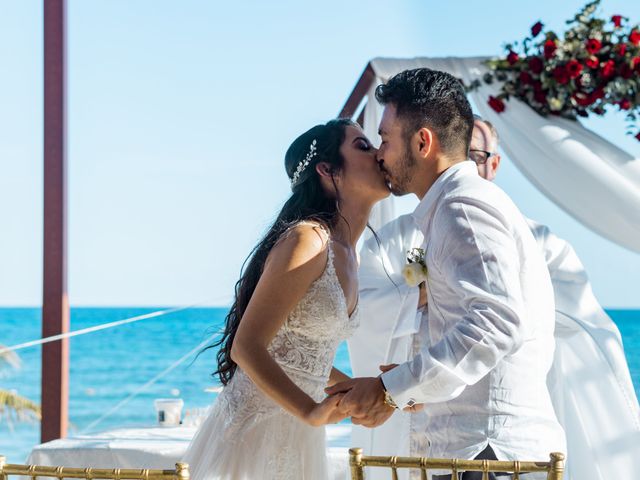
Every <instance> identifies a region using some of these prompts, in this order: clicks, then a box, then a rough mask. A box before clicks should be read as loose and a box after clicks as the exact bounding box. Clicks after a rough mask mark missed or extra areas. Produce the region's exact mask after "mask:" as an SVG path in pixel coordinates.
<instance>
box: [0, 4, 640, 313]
mask: <svg viewBox="0 0 640 480" xmlns="http://www.w3.org/2000/svg"><path fill="white" fill-rule="evenodd" d="M41 3H42V2H41V1H40V0H37V1H36V0H0V11H1V12H2V15H1V16H0V58H2V63H3V69H2V75H0V169H1V172H2V174H1V175H0V222H1V223H2V226H3V228H2V234H1V235H0V305H40V301H41V281H42V274H41V268H42V260H41V256H42V226H41V223H42V32H41V28H42V6H41ZM68 4H69V7H68V46H69V52H68V53H69V57H68V60H69V84H68V90H69V100H68V114H69V123H68V125H69V137H68V162H69V294H70V300H71V303H72V304H73V305H169V304H171V305H177V304H191V303H196V302H206V303H209V304H225V303H226V302H227V301H228V298H229V297H230V294H231V292H232V288H233V284H234V283H235V281H236V279H237V276H238V272H239V269H240V265H241V263H242V261H243V260H244V258H245V256H246V255H247V253H248V252H249V250H250V249H251V247H252V246H253V245H254V243H255V242H256V240H257V239H258V237H259V236H260V234H261V232H263V230H264V229H265V228H266V226H267V225H268V224H269V222H270V221H271V219H272V218H273V216H274V214H275V213H276V212H277V210H278V208H279V206H280V205H281V203H282V202H283V201H284V200H285V199H286V197H287V195H288V192H289V190H288V181H287V179H286V176H285V174H284V169H283V155H284V152H285V150H286V148H287V147H288V145H289V143H290V142H291V141H292V140H293V138H295V137H296V136H297V135H298V134H299V133H301V132H302V131H304V130H306V129H307V128H309V127H310V126H312V125H314V124H316V123H320V122H324V121H326V120H328V119H330V118H332V117H334V116H335V115H336V114H337V113H338V112H339V110H340V108H341V107H342V105H343V103H344V101H345V99H346V97H347V95H348V94H349V93H350V91H351V89H352V88H353V86H354V84H355V82H356V80H357V78H358V77H359V75H360V73H361V72H362V70H363V68H364V67H365V65H366V63H367V61H368V60H369V59H371V58H373V57H376V56H396V57H412V56H446V55H456V56H472V55H494V54H499V53H501V52H502V49H501V46H502V45H503V43H505V42H507V41H511V40H517V39H519V38H522V37H523V36H524V35H525V34H526V33H527V32H528V30H529V27H530V26H531V25H532V24H533V23H535V22H536V21H537V20H542V21H543V22H544V23H545V24H547V25H548V26H549V27H551V28H554V29H556V31H560V30H562V29H563V27H564V20H565V19H567V18H569V17H571V16H573V14H574V12H575V11H576V10H577V9H578V8H579V7H580V6H581V5H582V2H580V1H574V0H570V1H569V0H567V1H564V2H557V1H554V2H552V1H548V0H543V1H537V2H499V1H485V2H463V1H449V2H446V3H445V2H436V1H424V0H423V1H398V2H382V1H355V0H354V1H334V0H330V1H325V2H320V3H319V2H313V3H312V2H302V1H298V2H280V1H274V2H258V1H252V2H214V1H195V0H181V1H180V2H177V1H160V0H153V1H152V0H147V1H144V0H135V1H134V0H108V1H107V0H100V1H99V0H69V2H68ZM602 11H603V12H604V13H605V14H606V15H611V14H614V13H621V14H625V15H627V16H629V17H631V19H632V20H634V21H638V20H640V3H638V2H628V1H627V2H624V1H613V0H611V1H608V0H604V1H603V5H602ZM587 125H588V126H589V127H590V128H593V129H595V130H596V131H597V132H599V133H601V134H602V135H604V136H605V137H607V138H609V139H611V140H612V141H614V142H616V143H618V144H619V145H621V146H622V147H623V148H625V149H627V151H629V152H631V153H633V154H635V155H636V156H640V143H638V142H636V141H635V140H633V139H631V138H629V137H626V136H625V135H624V133H623V126H624V122H623V121H622V119H621V118H620V117H618V116H612V117H607V118H606V119H597V120H589V121H588V122H587ZM498 183H499V185H501V186H502V187H503V188H504V189H505V190H506V191H507V192H508V193H509V194H510V195H512V197H513V198H514V200H515V201H516V203H517V204H518V205H519V206H520V208H521V209H522V211H523V212H524V213H525V214H526V215H527V216H529V217H531V218H534V219H536V220H538V221H540V222H542V223H546V224H548V225H549V226H550V227H551V228H552V230H553V231H554V232H556V233H557V234H558V235H560V236H562V237H564V238H566V239H567V240H569V241H570V242H571V243H572V244H573V246H574V247H575V249H576V250H577V252H578V254H579V255H580V257H581V258H582V260H583V262H584V263H585V265H586V266H587V269H588V272H589V274H590V276H591V278H592V281H593V286H594V290H595V292H596V294H597V296H598V297H599V298H600V300H601V302H602V303H603V305H605V306H607V307H639V306H640V297H639V296H638V285H639V284H640V255H638V254H636V253H632V252H629V251H627V250H625V249H623V248H621V247H618V246H616V245H614V244H612V243H611V242H609V241H608V240H605V239H603V238H601V237H599V236H597V235H596V234H593V233H591V232H590V231H588V230H587V229H585V228H584V227H582V226H581V225H580V224H578V223H577V222H575V221H574V220H572V219H571V218H570V217H568V216H567V215H566V214H565V213H564V212H562V211H560V210H559V209H558V208H557V207H555V206H554V205H553V204H552V203H551V202H549V201H548V200H546V199H545V198H544V197H543V196H542V195H540V194H539V193H538V192H537V191H536V190H535V189H534V188H533V187H532V186H531V185H530V184H529V183H528V181H527V180H525V179H524V177H522V175H521V174H520V173H519V172H518V171H517V170H516V169H515V167H514V166H513V165H512V164H511V163H510V162H509V161H504V162H503V167H502V171H501V173H500V175H499V178H498ZM411 204H412V202H411V201H410V200H403V202H401V209H402V208H403V209H408V208H410V207H411Z"/></svg>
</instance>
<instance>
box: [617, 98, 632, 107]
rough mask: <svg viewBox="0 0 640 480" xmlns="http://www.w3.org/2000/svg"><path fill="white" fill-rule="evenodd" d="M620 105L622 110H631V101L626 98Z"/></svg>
mask: <svg viewBox="0 0 640 480" xmlns="http://www.w3.org/2000/svg"><path fill="white" fill-rule="evenodd" d="M618 105H619V106H620V110H629V109H630V108H631V101H629V99H627V98H625V99H624V100H621V101H620V102H619V103H618Z"/></svg>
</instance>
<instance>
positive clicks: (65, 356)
mask: <svg viewBox="0 0 640 480" xmlns="http://www.w3.org/2000/svg"><path fill="white" fill-rule="evenodd" d="M43 8H44V12H43V13H44V15H43V18H44V259H43V298H42V336H43V337H48V336H50V335H57V334H60V333H65V332H68V331H69V302H68V298H67V285H66V284H67V248H66V247H67V230H66V98H65V97H66V88H65V87H66V71H65V70H66V65H65V57H66V38H65V37H66V31H65V30H66V25H65V20H66V0H43ZM68 398H69V341H68V340H66V339H65V340H59V341H56V342H52V343H49V344H46V345H44V346H43V347H42V424H41V427H40V438H41V441H42V442H47V441H50V440H54V439H56V438H62V437H65V436H66V435H67V423H68V412H67V410H68Z"/></svg>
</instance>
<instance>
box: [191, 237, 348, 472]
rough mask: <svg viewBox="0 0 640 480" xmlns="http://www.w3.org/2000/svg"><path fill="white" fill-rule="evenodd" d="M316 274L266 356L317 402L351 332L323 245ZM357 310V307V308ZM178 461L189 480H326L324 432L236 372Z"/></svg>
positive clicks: (344, 304) (326, 464)
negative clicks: (321, 266) (186, 468)
mask: <svg viewBox="0 0 640 480" xmlns="http://www.w3.org/2000/svg"><path fill="white" fill-rule="evenodd" d="M328 252H329V253H328V260H327V266H326V268H325V270H324V272H323V274H322V275H321V276H320V277H319V278H318V279H317V280H316V281H315V282H314V283H312V284H311V286H310V287H309V290H308V291H307V293H306V294H305V296H304V297H303V298H302V299H301V300H300V302H299V303H298V304H297V305H296V307H295V308H294V309H293V311H292V312H291V314H290V315H289V317H288V318H287V320H286V321H285V323H284V325H283V326H282V328H281V329H280V330H279V331H278V333H277V334H276V336H275V337H274V339H273V341H272V342H271V344H270V345H269V352H270V353H271V355H272V356H273V358H274V359H275V360H276V361H277V362H278V364H279V365H280V366H281V367H282V369H283V370H284V371H285V372H286V373H287V375H289V377H290V378H291V380H293V381H294V382H295V383H296V385H298V386H299V387H300V388H301V389H302V390H304V391H305V392H306V393H307V394H309V396H311V397H312V398H313V399H314V400H315V401H321V400H322V399H323V398H324V397H325V394H324V388H325V387H326V386H327V381H328V379H329V373H330V372H331V367H332V365H333V360H334V357H335V354H336V349H337V347H338V345H339V344H340V342H342V341H343V340H345V339H346V338H347V337H349V336H350V335H351V334H352V333H353V332H354V330H355V329H356V327H357V326H358V325H357V324H358V314H357V311H355V312H354V313H353V314H352V315H351V317H349V314H348V311H347V308H348V307H347V303H346V300H345V297H344V293H343V291H342V288H341V286H340V282H339V281H338V277H337V275H336V271H335V267H334V264H333V251H332V249H331V243H329V249H328ZM356 310H357V308H356ZM182 461H184V462H186V463H188V464H189V468H190V472H191V478H192V479H193V480H214V479H225V480H226V479H229V480H286V479H292V480H293V479H295V480H316V479H317V480H326V479H327V478H328V476H329V473H328V462H327V456H326V445H325V429H324V427H312V426H309V425H307V424H305V423H303V422H302V421H301V420H299V419H298V418H296V417H294V416H293V415H291V414H290V413H288V412H286V411H285V410H283V409H282V408H281V407H280V406H279V405H277V404H276V403H275V402H273V401H272V400H271V399H269V398H268V397H267V396H266V395H264V394H263V393H262V392H261V391H260V390H258V388H257V387H256V386H255V385H254V383H253V382H252V381H251V380H250V379H249V377H248V376H247V375H246V374H245V372H243V371H242V370H241V369H239V368H238V369H237V370H236V373H235V375H234V377H233V378H232V379H231V381H230V382H229V384H228V385H227V386H225V388H224V389H223V391H222V392H221V393H220V395H219V396H218V398H217V399H216V402H215V403H214V405H213V406H212V407H211V410H210V412H209V414H208V416H207V418H206V419H205V421H204V422H203V423H202V425H201V427H200V428H199V429H198V431H197V432H196V435H195V436H194V438H193V440H192V441H191V444H190V445H189V447H188V449H187V452H186V453H185V455H184V457H183V459H182Z"/></svg>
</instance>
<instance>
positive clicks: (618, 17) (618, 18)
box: [611, 15, 622, 27]
mask: <svg viewBox="0 0 640 480" xmlns="http://www.w3.org/2000/svg"><path fill="white" fill-rule="evenodd" d="M611 21H612V22H613V24H614V25H615V26H616V27H619V26H620V25H622V15H614V16H613V17H611Z"/></svg>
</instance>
